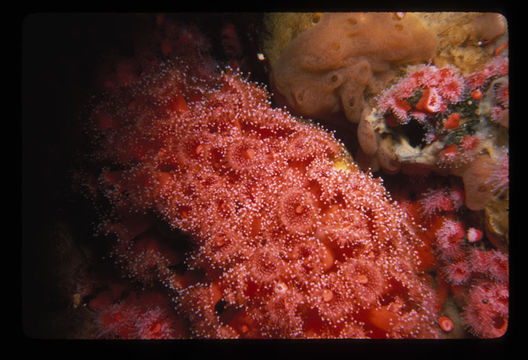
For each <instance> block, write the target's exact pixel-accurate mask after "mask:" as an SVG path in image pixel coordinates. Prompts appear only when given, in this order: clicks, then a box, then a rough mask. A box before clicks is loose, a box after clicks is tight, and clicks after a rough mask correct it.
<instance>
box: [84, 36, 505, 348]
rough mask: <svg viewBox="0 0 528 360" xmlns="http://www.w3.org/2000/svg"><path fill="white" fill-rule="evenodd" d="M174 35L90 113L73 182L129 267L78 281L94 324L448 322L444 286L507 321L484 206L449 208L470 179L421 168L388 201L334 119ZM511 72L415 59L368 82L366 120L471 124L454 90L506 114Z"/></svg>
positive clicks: (243, 332)
mask: <svg viewBox="0 0 528 360" xmlns="http://www.w3.org/2000/svg"><path fill="white" fill-rule="evenodd" d="M174 29H176V28H174ZM174 29H173V30H174ZM173 32H174V34H173V35H174V36H176V35H178V34H179V35H178V36H180V37H179V38H178V39H179V40H178V41H179V42H180V45H181V42H182V39H184V38H185V39H187V40H189V39H188V38H189V37H190V38H192V39H194V40H192V41H191V43H200V44H201V45H199V46H197V45H195V47H194V48H193V47H189V49H190V50H189V51H191V52H192V51H194V50H193V49H197V48H200V47H202V48H203V47H204V45H203V44H202V43H201V42H199V41H198V40H200V38H199V36H198V35H196V34H194V33H193V32H192V31H190V32H189V31H188V32H186V33H184V32H182V31H177V30H174V31H173ZM175 34H176V35H175ZM193 34H194V35H193ZM226 34H228V35H229V34H231V36H232V30H230V31H226ZM184 35H185V36H184ZM226 36H227V35H226ZM195 40H196V41H195ZM178 41H176V45H174V46H171V45H170V42H162V43H161V45H160V47H161V51H162V53H163V54H164V55H167V56H165V58H166V59H167V58H170V60H166V61H163V62H160V63H159V64H158V63H156V61H151V59H149V58H148V57H145V58H144V59H140V60H139V62H140V63H141V64H143V65H141V66H143V67H144V68H143V69H142V70H141V71H137V69H136V68H135V66H136V65H137V64H136V65H134V63H126V62H121V65H122V66H121V67H119V66H117V67H116V71H115V74H114V75H115V77H114V78H112V79H110V80H108V81H109V82H107V83H105V84H106V85H107V91H105V92H104V93H103V94H102V95H101V96H100V97H99V99H98V101H97V102H96V104H95V105H94V106H93V109H92V111H91V114H90V116H89V121H88V126H87V133H88V135H89V138H90V139H91V145H90V146H91V151H90V153H89V158H88V160H87V161H86V164H85V169H84V170H83V171H85V172H84V174H85V175H86V177H85V179H86V180H85V184H84V186H85V190H88V194H89V195H88V196H89V197H91V198H92V199H93V200H94V203H95V204H99V205H101V204H103V205H102V206H100V208H101V209H104V211H103V210H102V211H101V214H102V219H103V220H102V221H101V223H100V224H99V226H98V230H99V233H100V234H104V235H105V236H107V237H108V238H109V239H111V240H110V241H112V243H111V250H110V255H111V258H112V259H113V260H114V261H115V263H117V264H118V265H119V267H120V269H121V273H122V274H123V275H124V276H125V277H126V278H128V280H123V279H120V280H115V279H114V280H110V281H107V282H106V284H107V286H106V287H105V289H104V290H102V291H100V290H99V291H92V290H85V291H84V295H86V294H89V295H90V296H88V297H87V298H88V299H89V300H88V301H87V305H88V307H89V308H90V309H92V310H94V311H95V314H96V317H97V321H96V322H97V325H98V327H99V332H100V333H99V335H100V336H102V337H105V338H189V337H196V338H262V337H264V338H266V337H271V338H306V337H308V338H438V337H441V336H442V335H443V334H445V333H449V332H450V331H452V330H453V328H454V327H456V326H458V325H457V321H456V319H455V318H454V317H453V316H451V318H450V317H449V316H446V313H445V311H444V310H443V309H445V303H446V298H447V297H448V295H447V294H449V296H452V297H454V298H456V299H458V301H459V304H463V305H462V307H463V309H462V311H461V315H460V318H461V319H462V321H463V322H464V324H465V326H466V327H467V328H468V329H469V331H470V332H472V333H473V334H475V335H477V336H482V337H497V336H501V335H503V334H504V332H505V331H506V328H507V324H508V258H507V255H505V254H504V253H503V252H501V251H499V250H490V248H489V246H488V245H486V246H484V245H483V240H481V239H483V237H485V236H484V235H485V234H483V231H482V224H481V223H479V222H478V221H473V222H472V221H468V222H463V221H461V220H460V218H461V217H462V216H463V215H464V214H465V212H467V209H465V205H464V201H465V199H464V197H465V192H464V189H462V188H461V187H460V186H459V185H453V184H450V185H445V184H446V183H445V182H443V183H442V185H441V186H440V185H438V184H440V183H434V182H431V184H427V185H422V186H421V187H417V189H420V192H419V194H420V196H419V197H418V199H413V200H410V199H409V196H406V195H405V194H403V193H402V192H400V193H398V192H395V193H394V194H393V197H394V198H395V199H397V200H398V201H394V200H393V197H391V195H389V193H388V192H387V191H386V190H385V188H384V186H383V184H382V182H381V180H379V179H375V178H374V177H373V176H372V175H371V174H370V173H368V172H363V171H361V170H360V168H359V167H358V165H356V164H355V163H354V161H353V160H352V159H351V157H350V155H349V153H348V151H347V149H346V148H345V146H344V145H343V144H342V143H341V142H340V141H338V140H336V138H335V137H334V135H333V134H332V133H330V132H328V131H325V130H324V129H323V128H322V127H320V126H319V125H316V124H315V123H313V122H311V121H307V120H305V119H300V118H297V117H294V116H293V115H291V114H290V113H289V112H287V110H286V109H280V108H274V107H273V106H272V103H271V101H270V98H269V96H270V95H269V94H268V92H267V90H266V89H265V88H264V87H262V86H260V85H258V84H256V83H253V82H250V81H248V80H246V79H244V77H243V75H242V74H241V73H239V72H237V71H234V70H231V69H229V68H228V69H225V70H223V71H216V70H214V66H211V63H212V61H211V59H209V58H207V57H205V56H203V54H199V51H198V52H194V53H192V56H189V55H188V54H187V56H185V55H184V56H177V57H174V56H169V55H171V52H172V51H173V50H174V49H184V47H182V46H180V45H178V44H177V42H178ZM226 41H227V42H228V43H229V44H230V49H231V48H236V46H235V45H236V42H235V41H234V40H233V38H229V39H227V40H226ZM235 50H236V49H235ZM232 52H234V53H238V52H236V51H234V50H233V51H232ZM127 64H128V65H129V66H127ZM145 64H146V65H145ZM486 71H487V73H486ZM116 74H117V75H116ZM138 74H140V76H139V75H138ZM506 74H507V63H506V65H505V63H504V62H500V61H496V62H495V63H492V64H491V65H489V66H488V67H486V68H484V70H482V71H480V72H475V73H473V74H471V75H469V76H466V77H463V76H461V75H460V74H458V72H457V71H456V69H455V67H453V66H445V67H443V68H436V67H435V66H432V65H418V66H417V67H414V68H413V70H412V71H411V72H409V74H408V75H407V76H406V77H405V78H403V79H401V80H400V81H399V82H397V83H396V84H394V85H393V86H392V87H389V88H387V89H386V90H385V91H384V92H382V93H380V94H379V95H378V96H377V97H376V102H377V104H378V109H377V111H378V113H377V114H378V118H377V119H378V120H380V119H381V120H382V121H383V126H386V127H397V126H401V125H406V124H408V123H409V122H410V121H411V120H412V121H416V122H419V123H420V124H422V125H423V126H424V127H425V129H426V135H425V138H426V141H429V142H433V141H434V140H436V139H437V138H439V137H442V138H447V137H449V136H450V134H452V133H453V132H455V131H456V129H458V128H459V126H462V125H464V124H466V121H467V120H464V119H462V120H461V117H460V116H461V115H460V114H459V113H460V112H461V111H459V110H460V109H458V108H456V109H455V107H456V104H457V103H459V102H462V100H464V101H466V100H467V98H468V96H471V97H472V98H473V99H474V100H475V101H478V100H480V99H481V98H482V96H484V95H483V93H486V92H487V91H488V89H489V88H492V91H494V96H495V97H496V98H497V99H498V100H497V103H496V106H495V107H494V108H493V111H492V112H493V114H495V115H494V117H493V118H492V119H491V121H493V122H501V121H502V120H504V113H506V114H507V108H508V89H507V82H504V81H502V80H498V79H500V77H503V76H505V75H506ZM490 79H491V80H490ZM490 84H493V86H491V85H490ZM479 92H480V93H479ZM472 110H475V109H473V108H472ZM446 112H447V113H448V115H449V116H446V117H445V118H440V117H435V114H437V113H442V114H446ZM457 114H458V115H457ZM464 116H465V115H464ZM506 116H507V115H506ZM501 119H502V120H501ZM381 120H380V121H381ZM506 121H507V118H506ZM461 122H462V124H461ZM470 125H471V124H470ZM362 126H365V121H361V122H360V123H359V128H358V133H359V134H360V135H361V134H364V133H362V131H364V129H363V128H362ZM464 126H465V125H464ZM468 126H469V125H468ZM466 128H467V126H466V127H464V129H466ZM367 130H368V129H367ZM473 132H475V131H473ZM367 135H368V134H367ZM465 135H466V136H465V137H463V138H460V139H458V138H457V140H456V141H452V142H451V143H448V141H445V144H447V145H446V147H445V149H443V151H444V155H445V156H444V158H445V159H444V160H445V162H446V163H449V162H450V161H451V160H452V162H454V161H459V160H460V159H458V158H457V159H455V155H453V156H451V155H450V153H449V151H448V148H449V146H451V145H453V144H454V146H456V147H457V151H458V150H460V152H457V153H456V154H460V153H464V154H469V153H470V152H471V150H472V149H473V148H474V147H475V146H477V145H478V143H477V145H475V144H473V143H472V142H471V141H470V140H471V135H472V132H471V131H470V132H469V133H468V132H467V131H466V133H465ZM372 139H374V140H375V136H374V137H373V138H372ZM362 141H363V143H361V142H362ZM359 142H360V145H361V146H362V147H363V150H365V148H367V149H368V148H369V144H365V141H364V140H361V138H360V140H359ZM472 144H473V145H474V146H473V145H472ZM370 145H372V144H370ZM462 150H463V151H462ZM376 151H379V150H378V149H377V148H375V149H374V150H373V153H375V152H376ZM366 152H368V151H366ZM501 156H503V157H504V158H505V159H506V160H505V161H496V162H494V163H493V164H491V165H489V166H491V167H492V169H488V171H489V172H490V173H491V174H492V175H491V176H490V177H489V180H488V182H489V184H488V186H489V188H491V189H492V190H493V193H495V194H498V195H500V194H502V193H503V192H505V191H507V186H508V165H507V156H508V155H507V152H504V153H503V154H502V155H501ZM497 157H500V156H499V155H497ZM472 161H473V159H472ZM440 165H442V164H440ZM484 168H485V166H484V165H483V169H484ZM482 171H484V170H482ZM464 181H465V180H464ZM466 190H467V189H466ZM417 191H418V190H417ZM498 195H497V196H498ZM466 205H467V199H466ZM160 223H162V224H164V226H165V227H160V225H159V224H160ZM88 283H89V281H85V286H87V287H89V286H88V285H87V284H88ZM131 283H133V284H135V285H134V286H131V285H130V284H131ZM452 320H455V321H452ZM454 322H455V324H454Z"/></svg>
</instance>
